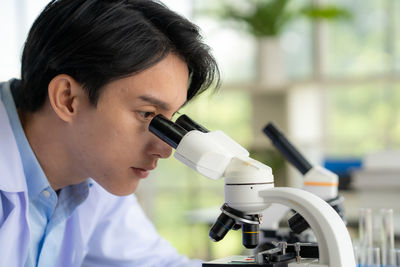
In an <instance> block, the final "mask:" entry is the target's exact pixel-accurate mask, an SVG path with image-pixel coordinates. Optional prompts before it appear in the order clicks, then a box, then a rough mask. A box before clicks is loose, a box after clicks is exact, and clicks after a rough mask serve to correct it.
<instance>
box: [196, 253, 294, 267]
mask: <svg viewBox="0 0 400 267" xmlns="http://www.w3.org/2000/svg"><path fill="white" fill-rule="evenodd" d="M291 262H294V259H290V260H288V261H284V262H277V263H265V264H257V263H256V262H255V260H254V258H253V257H247V256H229V257H226V258H222V259H217V260H213V261H209V262H204V263H203V265H202V266H203V267H232V266H254V267H258V266H262V267H288V264H289V263H291Z"/></svg>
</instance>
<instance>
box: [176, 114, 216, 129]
mask: <svg viewBox="0 0 400 267" xmlns="http://www.w3.org/2000/svg"><path fill="white" fill-rule="evenodd" d="M175 123H176V124H178V125H179V126H181V127H182V128H184V129H185V130H186V131H192V130H197V131H200V132H203V133H208V132H209V130H208V129H207V128H205V127H204V126H202V125H200V124H198V123H197V122H195V121H194V120H192V119H191V118H189V116H187V115H185V114H183V115H181V116H180V117H179V118H178V119H177V120H176V122H175Z"/></svg>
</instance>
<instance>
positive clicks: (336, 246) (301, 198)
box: [259, 187, 355, 267]
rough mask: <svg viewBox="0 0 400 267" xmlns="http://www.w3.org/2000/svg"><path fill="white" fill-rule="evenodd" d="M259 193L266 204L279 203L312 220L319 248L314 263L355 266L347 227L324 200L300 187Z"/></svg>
mask: <svg viewBox="0 0 400 267" xmlns="http://www.w3.org/2000/svg"><path fill="white" fill-rule="evenodd" d="M259 195H260V196H261V197H262V198H263V199H264V201H265V202H266V203H279V204H283V205H285V206H288V207H290V208H292V209H294V210H296V211H297V212H298V213H299V214H301V215H302V216H303V217H304V218H305V219H306V221H307V222H308V223H309V225H310V227H311V229H312V230H313V232H314V234H315V236H316V238H317V241H318V249H319V262H318V265H311V266H319V267H322V266H330V267H344V266H355V259H354V254H353V247H352V242H351V239H350V235H349V233H348V231H347V229H346V226H345V224H344V223H343V221H342V219H341V218H340V216H339V215H338V214H337V213H336V211H335V210H334V209H333V208H332V207H331V206H330V205H329V204H328V203H326V202H325V201H324V200H322V199H321V198H319V197H317V196H315V195H314V194H312V193H309V192H307V191H304V190H301V189H297V188H284V187H282V188H271V189H268V190H263V191H260V192H259ZM289 266H296V264H294V263H293V265H289Z"/></svg>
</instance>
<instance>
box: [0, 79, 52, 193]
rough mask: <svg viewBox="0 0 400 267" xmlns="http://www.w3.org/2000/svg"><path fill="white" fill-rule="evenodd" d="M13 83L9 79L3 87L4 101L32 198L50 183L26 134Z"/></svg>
mask: <svg viewBox="0 0 400 267" xmlns="http://www.w3.org/2000/svg"><path fill="white" fill-rule="evenodd" d="M11 83H12V81H9V82H8V83H7V84H6V85H5V86H4V87H3V102H4V106H5V108H6V111H7V113H8V118H9V121H10V125H11V129H12V131H13V133H14V136H15V140H16V143H17V147H18V150H19V153H20V156H21V161H22V166H23V169H24V173H25V179H26V184H27V186H28V196H29V199H31V200H32V199H34V198H36V197H37V196H38V195H39V194H40V193H41V192H42V191H43V190H44V189H46V188H49V187H50V185H49V182H48V180H47V178H46V175H45V174H44V172H43V170H42V168H41V166H40V164H39V162H38V160H37V159H36V156H35V154H34V153H33V151H32V148H31V146H30V144H29V142H28V140H27V138H26V136H25V132H24V130H23V128H22V125H21V122H20V120H19V116H18V112H17V109H16V106H15V102H14V99H13V96H12V94H11V88H10V84H11Z"/></svg>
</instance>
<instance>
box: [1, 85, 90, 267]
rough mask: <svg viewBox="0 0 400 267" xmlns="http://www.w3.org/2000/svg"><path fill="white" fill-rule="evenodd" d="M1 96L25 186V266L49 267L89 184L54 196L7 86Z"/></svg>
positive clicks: (77, 186) (75, 186)
mask: <svg viewBox="0 0 400 267" xmlns="http://www.w3.org/2000/svg"><path fill="white" fill-rule="evenodd" d="M7 89H8V90H7ZM3 99H4V100H5V101H4V104H5V108H6V111H7V114H8V117H9V120H10V124H11V128H12V131H13V133H14V136H15V139H16V142H17V146H18V150H19V153H20V155H21V159H22V165H23V169H24V173H25V176H26V183H27V186H28V197H29V220H28V222H29V228H30V236H29V238H30V240H29V251H28V258H27V260H26V262H25V267H34V266H35V267H36V266H51V265H52V264H53V263H54V262H55V259H56V258H57V257H58V254H59V251H60V249H61V242H60V240H62V239H63V236H64V231H65V224H66V220H67V219H68V218H69V216H70V215H71V214H72V212H73V211H74V210H75V209H76V207H78V205H79V204H81V203H82V202H83V201H84V200H85V199H86V197H87V195H88V183H87V182H84V183H81V184H78V185H72V186H67V187H65V188H63V189H62V190H61V191H60V193H59V195H58V196H57V194H56V192H55V191H54V190H53V189H52V188H51V187H50V184H49V182H48V180H47V178H46V175H45V174H44V172H43V170H42V168H41V166H40V164H39V162H38V160H37V159H36V156H35V154H34V152H33V151H32V148H31V146H30V145H29V142H28V140H27V138H26V136H25V133H24V130H23V128H22V125H21V123H20V120H19V116H18V112H17V109H16V107H15V102H14V100H13V96H12V94H11V91H10V89H9V88H6V90H3Z"/></svg>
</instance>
